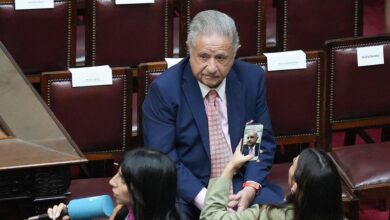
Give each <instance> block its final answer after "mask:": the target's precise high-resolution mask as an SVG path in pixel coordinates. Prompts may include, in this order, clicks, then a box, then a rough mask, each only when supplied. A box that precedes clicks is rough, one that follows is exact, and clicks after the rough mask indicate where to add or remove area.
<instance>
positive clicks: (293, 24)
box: [276, 0, 363, 50]
mask: <svg viewBox="0 0 390 220" xmlns="http://www.w3.org/2000/svg"><path fill="white" fill-rule="evenodd" d="M276 4H277V6H276V7H277V43H278V49H279V50H320V49H322V48H323V44H324V42H325V41H326V40H329V39H335V38H341V37H355V36H361V35H362V32H363V31H362V29H363V2H362V0H343V1H339V0H327V1H312V0H301V1H296V0H277V1H276Z"/></svg>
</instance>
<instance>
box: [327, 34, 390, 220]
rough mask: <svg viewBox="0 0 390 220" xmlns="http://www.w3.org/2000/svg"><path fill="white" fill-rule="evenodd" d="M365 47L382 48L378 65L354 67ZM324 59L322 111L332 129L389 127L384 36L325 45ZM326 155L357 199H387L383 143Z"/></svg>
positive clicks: (389, 55)
mask: <svg viewBox="0 0 390 220" xmlns="http://www.w3.org/2000/svg"><path fill="white" fill-rule="evenodd" d="M367 46H380V47H381V48H383V56H384V64H379V65H371V66H361V67H358V65H357V48H360V47H367ZM326 55H327V60H328V63H327V75H326V82H327V83H328V85H327V86H326V88H327V93H326V95H327V97H326V106H327V109H328V110H329V112H327V114H328V117H329V122H330V126H331V128H332V130H346V129H364V128H372V127H379V128H381V127H383V126H389V125H390V105H389V103H390V87H389V86H388V82H389V81H390V75H389V73H390V62H389V61H390V35H383V36H374V37H360V38H345V39H335V40H331V41H328V42H327V43H326ZM329 134H331V133H329ZM329 139H331V136H329ZM329 142H330V141H329ZM330 147H332V146H330ZM330 155H331V156H332V158H333V160H334V162H335V163H336V165H337V166H338V168H339V170H340V173H341V174H342V177H343V179H344V181H345V183H346V184H347V186H348V187H349V188H350V189H351V190H352V191H353V192H354V193H355V194H356V195H357V196H358V198H359V199H380V200H386V199H388V198H389V196H390V173H389V167H390V161H389V160H388V155H390V143H389V142H383V143H371V144H362V145H357V146H346V147H338V148H333V149H332V151H331V152H330ZM389 217H390V216H389Z"/></svg>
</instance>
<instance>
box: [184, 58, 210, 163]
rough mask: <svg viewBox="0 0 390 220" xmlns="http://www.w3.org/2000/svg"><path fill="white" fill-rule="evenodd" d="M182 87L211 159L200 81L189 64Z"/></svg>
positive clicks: (185, 69)
mask: <svg viewBox="0 0 390 220" xmlns="http://www.w3.org/2000/svg"><path fill="white" fill-rule="evenodd" d="M182 89H183V93H184V96H185V98H186V101H187V104H188V105H189V107H190V109H191V112H192V115H193V117H194V119H195V123H196V126H197V127H198V131H199V134H200V137H201V139H202V143H203V147H204V149H205V151H206V152H207V156H208V157H209V159H210V147H209V134H208V126H207V115H206V110H205V106H204V101H203V98H202V93H201V91H200V88H199V84H198V81H197V80H196V78H195V77H194V76H193V75H192V72H191V68H190V65H189V62H188V64H187V65H186V66H185V68H184V74H183V84H182Z"/></svg>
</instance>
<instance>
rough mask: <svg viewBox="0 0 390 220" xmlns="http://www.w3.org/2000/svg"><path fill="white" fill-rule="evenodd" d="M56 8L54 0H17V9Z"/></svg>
mask: <svg viewBox="0 0 390 220" xmlns="http://www.w3.org/2000/svg"><path fill="white" fill-rule="evenodd" d="M44 8H54V0H15V9H16V10H28V9H44Z"/></svg>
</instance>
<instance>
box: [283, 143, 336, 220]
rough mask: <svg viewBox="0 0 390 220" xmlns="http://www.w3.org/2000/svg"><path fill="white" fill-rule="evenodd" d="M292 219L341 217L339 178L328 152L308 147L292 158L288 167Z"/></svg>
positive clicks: (319, 219)
mask: <svg viewBox="0 0 390 220" xmlns="http://www.w3.org/2000/svg"><path fill="white" fill-rule="evenodd" d="M289 185H290V187H291V192H292V194H291V196H290V197H289V198H288V200H289V202H292V203H293V204H294V208H295V219H300V220H306V219H318V220H321V219H335V220H337V219H341V218H342V210H341V202H342V201H341V181H340V176H339V174H338V172H337V168H336V166H335V165H334V164H333V163H332V161H331V159H330V158H329V156H328V155H327V154H326V153H324V152H322V151H319V150H316V149H312V148H308V149H305V150H303V151H302V152H301V153H300V155H299V156H298V157H297V158H295V159H294V162H293V164H292V166H291V167H290V170H289Z"/></svg>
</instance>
